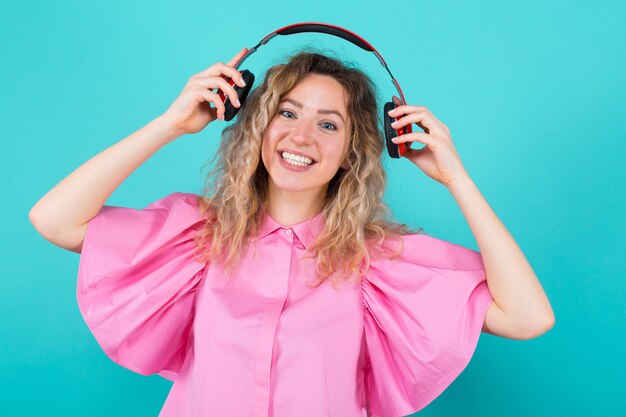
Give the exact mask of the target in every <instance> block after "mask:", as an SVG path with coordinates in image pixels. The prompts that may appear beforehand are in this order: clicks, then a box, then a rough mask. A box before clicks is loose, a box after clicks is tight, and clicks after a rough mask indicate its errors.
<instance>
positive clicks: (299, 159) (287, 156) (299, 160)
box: [281, 152, 313, 166]
mask: <svg viewBox="0 0 626 417" xmlns="http://www.w3.org/2000/svg"><path fill="white" fill-rule="evenodd" d="M281 156H282V157H283V159H284V160H286V161H287V162H289V163H291V164H293V165H300V166H306V165H311V164H312V163H313V160H312V159H309V158H305V157H303V156H300V155H294V154H292V153H289V152H283V153H282V154H281Z"/></svg>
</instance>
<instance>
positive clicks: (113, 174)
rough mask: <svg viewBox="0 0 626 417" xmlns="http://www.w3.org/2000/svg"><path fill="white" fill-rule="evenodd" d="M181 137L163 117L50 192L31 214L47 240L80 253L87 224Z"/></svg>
mask: <svg viewBox="0 0 626 417" xmlns="http://www.w3.org/2000/svg"><path fill="white" fill-rule="evenodd" d="M179 135H180V134H179V133H178V131H177V130H176V129H175V128H174V127H173V126H172V124H171V123H169V122H168V120H167V119H165V118H164V117H163V116H159V117H157V118H156V119H154V120H152V121H151V122H150V123H148V124H147V125H146V126H144V127H142V128H141V129H139V130H138V131H136V132H134V133H133V134H131V135H130V136H128V137H126V138H124V139H123V140H121V141H120V142H117V143H116V144H114V145H113V146H111V147H109V148H107V149H105V150H104V151H102V152H100V153H99V154H97V155H96V156H94V157H93V158H91V159H90V160H88V161H87V162H85V163H84V164H82V165H81V166H79V167H78V168H77V169H76V170H75V171H74V172H72V173H71V174H70V175H68V176H67V177H65V178H64V179H63V180H62V181H61V182H60V183H58V184H57V185H56V186H54V188H52V189H51V190H50V191H48V192H47V193H46V194H45V195H44V196H43V197H42V198H41V199H40V200H39V201H37V203H36V204H35V205H34V206H33V207H32V208H31V210H30V212H29V213H28V218H29V219H30V222H31V223H32V224H33V226H34V227H35V229H36V230H37V232H39V234H41V235H42V236H43V237H44V238H45V239H46V240H48V241H50V242H52V243H54V244H55V245H57V246H60V247H62V248H64V249H67V250H71V251H72V252H77V253H80V252H81V249H82V245H83V238H84V236H85V231H86V229H87V222H89V220H91V219H92V218H93V217H94V216H95V215H96V214H97V213H98V212H99V211H100V209H101V208H102V206H103V205H104V203H105V202H106V201H107V199H108V198H109V196H110V195H111V194H112V193H113V191H115V189H116V188H117V187H119V185H120V184H121V183H122V182H123V181H124V180H125V179H126V178H128V176H129V175H130V174H131V173H132V172H133V171H135V170H136V169H137V168H138V167H139V166H140V165H141V164H143V163H144V162H145V161H146V160H147V159H148V158H149V157H151V156H152V155H153V154H154V153H156V151H158V150H159V149H160V148H161V147H163V146H164V145H166V144H167V143H169V142H171V141H172V140H174V139H175V138H176V137H178V136H179Z"/></svg>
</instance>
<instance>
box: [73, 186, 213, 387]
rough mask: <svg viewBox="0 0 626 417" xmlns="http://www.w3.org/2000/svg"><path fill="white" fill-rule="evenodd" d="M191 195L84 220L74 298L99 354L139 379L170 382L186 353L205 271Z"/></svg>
mask: <svg viewBox="0 0 626 417" xmlns="http://www.w3.org/2000/svg"><path fill="white" fill-rule="evenodd" d="M197 197H198V196H197V195H195V194H191V193H182V192H175V193H172V194H169V195H167V196H166V197H163V198H161V199H159V200H156V201H155V202H153V203H151V204H149V205H148V206H146V207H145V208H144V209H142V210H137V209H132V208H126V207H117V206H106V205H105V206H103V207H102V208H101V209H100V211H99V212H98V214H97V215H96V216H95V217H94V218H93V219H91V220H90V221H89V223H88V225H87V231H86V233H85V237H84V241H83V247H82V252H81V255H80V262H79V266H78V279H77V289H76V297H77V301H78V306H79V309H80V312H81V314H82V316H83V319H84V320H85V322H86V324H87V326H88V327H89V329H90V331H91V332H92V333H93V335H94V336H95V338H96V340H97V341H98V344H99V345H100V346H101V347H102V349H103V350H104V352H105V353H106V354H107V355H108V356H109V357H110V358H111V359H112V360H113V361H114V362H116V363H118V364H119V365H121V366H123V367H125V368H128V369H130V370H132V371H134V372H137V373H139V374H142V375H149V374H153V373H158V374H159V375H160V376H162V377H164V378H167V379H169V380H174V379H175V378H176V376H177V375H178V372H179V370H180V368H181V366H182V363H183V361H184V359H185V356H186V352H187V343H188V339H189V337H190V335H189V333H190V330H191V326H192V322H193V317H194V308H195V294H196V289H197V286H198V283H199V282H200V281H201V277H202V276H203V271H204V270H205V264H202V263H200V262H197V261H195V260H194V259H193V251H194V249H195V242H194V240H193V235H194V233H195V232H196V231H197V230H199V229H201V228H202V227H203V222H202V221H201V219H200V216H199V210H198V206H197Z"/></svg>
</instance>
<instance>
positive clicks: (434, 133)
mask: <svg viewBox="0 0 626 417" xmlns="http://www.w3.org/2000/svg"><path fill="white" fill-rule="evenodd" d="M393 100H394V102H395V103H396V104H397V105H398V107H396V109H395V112H392V113H391V116H393V117H401V116H403V117H402V118H401V119H400V120H398V121H397V122H396V123H397V124H395V125H394V124H392V127H393V128H394V129H400V128H401V127H403V126H406V125H407V124H410V123H415V124H417V125H418V126H419V127H421V128H422V129H423V130H424V132H413V133H407V134H404V135H400V136H398V137H397V138H394V139H393V142H394V143H402V142H414V141H417V142H420V143H423V144H424V145H426V146H424V147H423V148H421V149H413V148H409V149H408V150H407V151H406V153H405V154H404V155H403V156H404V157H405V158H408V159H409V160H410V161H411V162H413V163H414V164H415V165H417V166H418V167H419V168H420V169H421V170H422V171H424V173H425V174H426V175H428V176H429V177H431V178H432V179H434V180H435V181H439V182H440V183H442V184H443V185H445V186H446V187H447V188H450V187H451V186H453V185H454V184H456V183H457V182H458V181H462V180H463V179H465V178H466V177H468V174H467V171H465V168H464V167H463V164H462V163H461V158H460V157H459V154H458V153H457V151H456V148H455V147H454V144H453V143H452V137H451V136H450V131H449V130H448V127H447V126H446V125H444V124H443V123H441V122H440V121H439V120H438V119H437V118H436V117H435V116H433V114H432V113H431V112H430V111H429V110H428V109H427V108H426V107H424V106H410V105H408V104H407V105H401V103H402V101H401V100H400V99H399V98H398V97H396V96H393Z"/></svg>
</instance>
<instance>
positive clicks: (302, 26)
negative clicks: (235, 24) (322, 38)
mask: <svg viewBox="0 0 626 417" xmlns="http://www.w3.org/2000/svg"><path fill="white" fill-rule="evenodd" d="M304 32H319V33H326V34H328V35H333V36H337V37H340V38H342V39H345V40H347V41H348V42H351V43H353V44H355V45H356V46H358V47H359V48H361V49H364V50H366V51H368V52H373V53H374V54H375V55H376V56H377V57H378V60H379V61H380V63H381V64H382V65H383V67H385V69H386V70H387V72H388V73H389V75H390V76H391V81H392V82H393V84H394V86H395V87H396V90H398V93H400V98H401V100H402V104H406V101H405V99H404V94H403V93H402V90H401V89H400V85H399V84H398V82H397V81H396V79H395V78H394V76H393V75H392V74H391V71H389V67H387V63H386V62H385V60H384V59H383V57H382V56H381V55H380V54H379V53H378V51H377V50H376V49H374V47H373V46H372V45H370V44H369V43H368V42H367V41H366V40H365V39H363V38H361V37H360V36H358V35H357V34H355V33H352V32H350V31H348V30H346V29H343V28H340V27H339V26H334V25H329V24H326V23H318V22H305V23H296V24H293V25H289V26H285V27H283V28H282V29H278V30H277V31H274V32H272V33H270V34H269V35H267V36H266V37H264V38H263V39H261V41H260V42H259V43H258V44H256V45H255V46H254V47H253V48H251V49H249V50H248V52H247V53H246V54H245V55H244V56H242V57H241V58H240V59H239V61H237V63H236V64H235V68H236V69H239V66H240V65H241V64H242V63H243V62H244V61H245V60H246V58H248V57H249V56H250V55H252V54H253V53H254V52H256V50H257V49H258V48H259V47H260V46H261V45H265V44H266V43H267V42H269V40H270V39H272V38H273V37H274V36H276V35H293V34H296V33H304ZM241 76H242V77H243V79H244V81H245V83H246V85H245V87H239V86H238V85H236V84H235V82H234V81H233V80H232V79H231V78H228V77H226V76H223V78H224V79H226V81H228V83H229V84H230V85H231V86H232V87H233V88H234V89H235V91H236V92H237V97H238V98H239V102H240V103H241V106H242V107H243V105H244V101H245V99H246V97H248V93H249V92H250V89H251V88H252V84H254V74H253V73H251V72H250V71H248V70H243V71H241ZM217 93H218V94H219V96H220V98H221V100H222V102H223V103H224V107H225V112H224V120H226V121H230V120H232V118H233V117H235V115H236V114H237V112H238V111H239V108H238V107H235V106H233V105H232V103H231V102H230V99H229V98H228V97H227V96H226V94H224V92H222V91H221V90H219V89H218V91H217ZM395 108H396V103H395V102H394V101H393V99H392V100H391V101H389V102H387V103H385V106H384V108H383V120H384V129H385V142H386V144H387V153H389V156H390V157H392V158H400V157H401V156H402V155H404V153H405V152H406V151H407V150H408V149H409V148H410V146H411V142H404V143H394V142H392V141H391V140H392V139H393V138H395V137H397V136H400V135H403V134H406V133H411V132H412V129H411V124H410V123H409V124H408V125H406V126H404V127H402V128H400V129H394V128H393V127H391V123H392V122H393V121H394V120H397V119H399V117H398V118H394V117H392V116H389V113H388V112H389V111H390V110H392V109H395Z"/></svg>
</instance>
